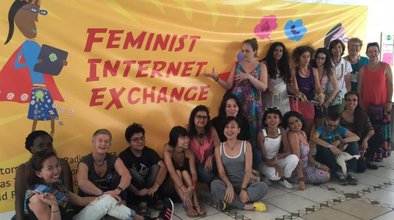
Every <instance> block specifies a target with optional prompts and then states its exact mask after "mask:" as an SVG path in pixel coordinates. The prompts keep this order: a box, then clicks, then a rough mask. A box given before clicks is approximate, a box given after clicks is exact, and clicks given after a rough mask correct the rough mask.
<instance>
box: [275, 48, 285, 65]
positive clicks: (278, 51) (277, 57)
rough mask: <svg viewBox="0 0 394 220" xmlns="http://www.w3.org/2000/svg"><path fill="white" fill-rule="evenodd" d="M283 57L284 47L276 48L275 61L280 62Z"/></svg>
mask: <svg viewBox="0 0 394 220" xmlns="http://www.w3.org/2000/svg"><path fill="white" fill-rule="evenodd" d="M282 56H283V47H281V46H277V47H275V50H274V58H275V60H276V61H279V60H280V58H282Z"/></svg>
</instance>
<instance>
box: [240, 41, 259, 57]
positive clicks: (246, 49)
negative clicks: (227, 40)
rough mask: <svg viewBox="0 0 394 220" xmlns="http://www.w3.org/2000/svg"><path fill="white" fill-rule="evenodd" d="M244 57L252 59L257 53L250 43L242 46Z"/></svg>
mask: <svg viewBox="0 0 394 220" xmlns="http://www.w3.org/2000/svg"><path fill="white" fill-rule="evenodd" d="M241 53H242V58H243V60H245V61H251V60H253V59H254V57H255V55H256V51H254V50H253V48H252V46H251V45H250V44H247V43H244V44H242V47H241Z"/></svg>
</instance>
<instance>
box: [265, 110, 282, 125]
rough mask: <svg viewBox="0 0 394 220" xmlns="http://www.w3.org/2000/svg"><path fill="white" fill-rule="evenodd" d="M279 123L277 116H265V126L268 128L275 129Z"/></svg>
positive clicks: (270, 114) (271, 114)
mask: <svg viewBox="0 0 394 220" xmlns="http://www.w3.org/2000/svg"><path fill="white" fill-rule="evenodd" d="M279 123H280V118H279V115H277V114H274V113H269V114H267V118H266V119H265V124H266V125H267V126H268V127H270V128H277V127H278V126H279Z"/></svg>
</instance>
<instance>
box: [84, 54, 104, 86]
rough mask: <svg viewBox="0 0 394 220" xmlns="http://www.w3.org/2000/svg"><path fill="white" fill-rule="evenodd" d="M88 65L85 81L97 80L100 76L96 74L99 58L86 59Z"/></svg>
mask: <svg viewBox="0 0 394 220" xmlns="http://www.w3.org/2000/svg"><path fill="white" fill-rule="evenodd" d="M88 63H89V64H90V65H89V70H90V71H89V77H87V78H86V82H91V81H98V80H99V79H100V78H99V77H98V75H97V64H98V63H101V59H88Z"/></svg>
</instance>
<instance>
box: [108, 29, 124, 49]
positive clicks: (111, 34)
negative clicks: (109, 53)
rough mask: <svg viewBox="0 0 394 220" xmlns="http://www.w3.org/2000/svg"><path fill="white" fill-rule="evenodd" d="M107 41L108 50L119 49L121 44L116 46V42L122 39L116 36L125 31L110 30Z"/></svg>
mask: <svg viewBox="0 0 394 220" xmlns="http://www.w3.org/2000/svg"><path fill="white" fill-rule="evenodd" d="M108 32H109V37H108V41H107V48H119V44H114V41H119V40H120V39H122V38H121V37H116V36H115V35H116V34H122V33H123V32H124V30H110V31H108Z"/></svg>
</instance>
